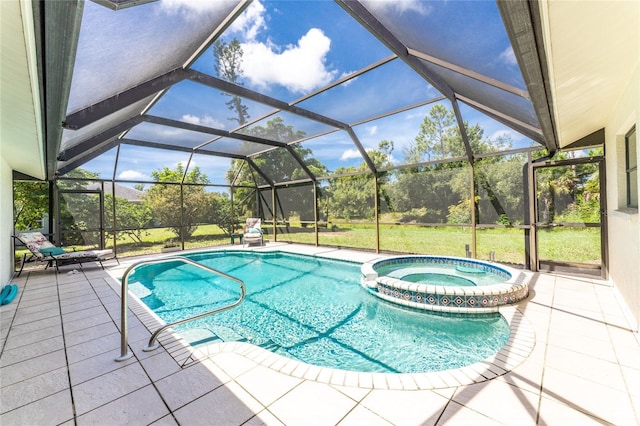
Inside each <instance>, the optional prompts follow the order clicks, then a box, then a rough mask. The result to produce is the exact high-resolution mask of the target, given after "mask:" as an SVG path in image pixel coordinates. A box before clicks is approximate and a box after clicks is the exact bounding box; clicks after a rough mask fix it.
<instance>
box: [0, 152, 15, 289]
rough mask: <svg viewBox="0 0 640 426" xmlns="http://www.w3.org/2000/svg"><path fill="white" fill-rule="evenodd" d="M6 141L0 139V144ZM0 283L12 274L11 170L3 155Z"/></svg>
mask: <svg viewBox="0 0 640 426" xmlns="http://www.w3.org/2000/svg"><path fill="white" fill-rule="evenodd" d="M5 142H6V141H2V140H0V144H3V143H5ZM0 200H3V202H2V203H0V285H2V287H4V285H5V284H7V283H8V282H9V280H10V279H11V275H12V274H13V262H12V260H13V246H12V241H11V233H12V232H13V202H7V200H13V172H12V170H11V167H9V164H8V163H7V161H6V160H5V158H4V157H2V156H0Z"/></svg>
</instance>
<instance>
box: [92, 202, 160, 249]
mask: <svg viewBox="0 0 640 426" xmlns="http://www.w3.org/2000/svg"><path fill="white" fill-rule="evenodd" d="M113 199H114V198H113V196H112V195H111V194H105V197H104V208H105V227H106V229H111V230H113V219H112V218H113V214H112V212H113ZM115 202H116V227H117V228H118V229H119V231H117V232H113V234H115V238H116V239H117V240H120V241H122V240H125V239H126V238H131V240H133V241H134V242H135V243H141V242H142V234H143V233H144V232H145V231H144V228H146V227H148V226H149V224H150V222H151V221H152V220H153V211H152V210H151V207H150V206H149V204H147V203H133V202H131V201H129V200H127V199H126V198H123V197H115ZM146 234H147V235H148V232H146Z"/></svg>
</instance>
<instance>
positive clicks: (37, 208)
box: [13, 181, 49, 231]
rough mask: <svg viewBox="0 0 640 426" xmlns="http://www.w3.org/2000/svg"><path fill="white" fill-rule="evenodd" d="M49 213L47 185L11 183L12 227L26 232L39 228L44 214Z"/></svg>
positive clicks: (32, 182) (21, 182)
mask: <svg viewBox="0 0 640 426" xmlns="http://www.w3.org/2000/svg"><path fill="white" fill-rule="evenodd" d="M47 213H49V184H48V183H47V182H40V181H16V182H14V183H13V227H14V229H16V230H22V231H26V230H29V229H33V228H40V227H41V226H42V225H43V224H42V223H40V221H41V220H42V218H43V217H44V215H45V214H47Z"/></svg>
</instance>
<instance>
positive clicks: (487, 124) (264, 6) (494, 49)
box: [72, 0, 532, 183]
mask: <svg viewBox="0 0 640 426" xmlns="http://www.w3.org/2000/svg"><path fill="white" fill-rule="evenodd" d="M212 3H215V4H214V5H212ZM365 5H366V7H367V8H369V9H370V10H371V11H373V12H374V13H380V16H381V17H383V18H388V17H395V18H396V19H399V20H400V21H399V22H402V23H403V24H404V26H405V27H401V28H396V31H398V34H400V37H405V38H406V42H407V43H410V44H412V45H413V47H415V48H418V47H419V48H420V49H424V50H425V51H426V52H427V53H429V54H434V55H435V54H438V55H441V57H443V58H444V59H445V60H447V61H450V62H453V63H456V64H457V65H460V66H467V67H474V68H476V69H477V70H478V71H479V72H482V73H485V74H486V75H488V76H490V77H493V78H501V79H502V80H505V81H507V82H508V83H509V84H513V85H516V86H518V87H520V86H523V83H522V81H521V76H520V74H519V72H518V71H517V67H516V66H515V61H514V60H513V54H512V53H513V52H512V51H511V49H510V45H509V41H508V39H507V38H506V34H505V31H504V28H502V23H501V19H500V16H499V13H498V11H497V7H496V5H495V3H494V2H488V1H479V2H478V1H476V2H462V1H454V2H447V1H443V2H421V1H400V2H398V1H393V2H391V1H383V0H376V1H372V2H365ZM230 7H231V5H230V4H229V3H228V2H226V3H225V2H209V1H204V0H195V1H194V0H160V1H159V2H155V3H149V4H146V5H143V6H139V7H132V8H128V9H123V10H121V11H118V12H116V13H117V14H118V15H116V14H115V13H114V12H113V11H108V10H107V9H106V8H102V7H100V6H97V5H95V4H93V3H92V2H87V3H86V7H85V9H86V10H85V22H84V24H83V26H84V25H87V28H89V27H88V25H91V28H92V30H91V31H95V32H97V33H98V34H94V35H91V36H89V35H86V36H85V37H84V38H82V36H81V45H82V43H83V40H102V41H104V40H105V38H104V37H107V36H112V37H122V35H121V34H120V35H118V34H116V33H114V31H115V30H114V28H115V25H114V26H113V27H114V28H112V26H111V25H106V26H105V25H102V24H103V23H104V21H105V20H111V19H112V18H113V17H116V16H117V18H118V20H121V21H120V24H121V25H125V24H126V23H127V21H130V22H129V23H134V22H135V23H136V25H137V26H134V27H133V29H132V33H131V34H128V35H127V37H125V40H128V41H130V42H131V43H133V44H135V49H134V48H133V47H131V48H130V51H132V52H137V50H136V49H138V48H140V49H142V51H141V53H139V55H140V56H142V58H136V60H133V59H131V61H133V63H134V64H137V63H138V62H143V61H144V60H145V58H147V56H148V57H149V59H148V60H149V61H156V62H157V63H158V64H162V61H159V60H158V59H157V58H155V56H154V55H153V53H154V52H155V53H156V56H162V55H163V53H162V52H163V51H167V50H170V49H175V48H177V46H179V42H180V40H178V43H176V40H173V38H178V39H179V38H180V36H173V35H174V34H177V33H179V30H180V29H185V31H187V30H188V31H193V32H196V33H198V32H202V33H203V34H204V33H206V31H209V32H210V31H211V28H210V27H207V26H206V25H204V24H202V23H201V21H203V20H204V19H205V18H206V19H210V20H211V19H213V18H212V17H214V16H217V15H216V14H219V11H220V10H223V11H224V10H228V9H229V8H230ZM142 16H145V17H146V18H147V19H145V20H142V21H140V20H139V19H140V18H141V17H142ZM149 16H151V18H149ZM92 20H93V21H94V22H93V23H92ZM214 20H215V19H214ZM381 20H382V21H383V22H384V21H385V20H386V19H381ZM392 22H398V21H393V20H389V23H390V25H391V23H392ZM147 26H148V27H150V28H148V29H145V28H139V27H147ZM167 27H170V28H172V31H170V32H169V34H166V33H167ZM188 31H187V32H188ZM87 32H89V30H87ZM478 34H483V37H478V36H477V35H478ZM472 35H473V37H472ZM426 36H428V37H426ZM234 37H235V38H237V39H238V40H239V41H240V42H241V44H242V49H243V52H244V55H243V62H242V71H243V77H242V84H243V85H244V86H245V87H247V88H249V89H252V90H255V91H258V92H261V93H264V94H266V95H268V96H271V97H275V98H278V99H281V100H284V101H286V102H295V101H296V100H298V99H300V98H301V97H303V96H305V95H307V94H309V93H313V92H314V91H315V90H317V89H319V88H321V87H323V86H326V85H327V84H329V83H331V82H333V81H335V80H337V79H339V78H342V77H344V76H348V75H349V74H351V73H353V72H354V71H356V70H359V69H361V68H363V67H365V66H368V65H370V64H372V63H374V62H376V61H378V60H380V59H382V58H385V57H388V56H389V55H391V52H390V51H389V50H388V49H387V48H386V47H385V46H384V45H383V44H381V43H380V42H379V41H378V40H377V39H376V38H375V37H373V36H372V35H371V34H370V33H368V32H367V31H366V30H365V29H364V28H363V27H361V26H360V25H358V24H356V23H355V21H354V20H353V18H351V17H350V16H349V15H348V14H347V13H346V12H345V11H343V10H342V9H341V8H340V7H339V6H338V5H336V4H335V3H334V2H332V1H319V0H316V1H275V2H265V1H262V2H261V1H254V2H252V3H251V4H250V5H249V7H248V8H247V9H246V10H245V11H244V13H243V14H242V16H241V17H240V18H239V19H237V20H236V21H235V22H234V23H233V24H232V25H231V26H230V27H229V28H228V29H227V30H226V32H225V33H224V34H223V35H222V38H223V39H224V40H226V41H230V40H231V39H232V38H234ZM138 38H142V39H143V40H142V42H147V43H151V44H147V45H145V44H144V43H139V40H138ZM158 39H159V40H158ZM425 40H426V41H425ZM403 41H404V40H403ZM86 43H88V42H86ZM119 43H124V40H123V41H120V42H119V41H118V40H114V42H113V44H115V45H116V47H121V48H122V46H121V45H119ZM163 43H164V44H163ZM138 44H141V46H138ZM154 44H156V45H154ZM103 45H104V44H103ZM143 46H146V47H143ZM102 54H103V55H107V54H113V55H125V54H126V52H121V51H118V50H116V49H113V51H112V50H111V48H110V47H109V46H107V47H105V48H104V50H103V52H102ZM99 56H100V54H99V53H95V52H94V54H93V56H91V55H90V56H89V58H87V59H83V58H82V57H81V55H79V57H78V59H77V61H78V62H77V64H78V65H82V64H83V61H86V64H85V65H86V66H87V68H88V69H89V70H91V69H93V72H98V70H99V65H98V62H99V61H98V58H99ZM129 56H131V54H129ZM125 59H126V60H128V59H127V58H125ZM102 62H103V66H104V61H102ZM114 62H115V61H114ZM89 65H90V66H89ZM158 66H159V65H158ZM92 67H93V68H92ZM192 68H194V69H196V70H199V71H201V72H204V73H207V74H211V75H215V71H214V58H213V54H212V50H211V49H207V51H206V52H204V53H203V54H202V55H201V56H200V57H199V58H198V59H197V61H196V62H195V63H194V64H193V65H192ZM514 70H515V71H514ZM113 72H114V75H117V73H118V72H122V73H123V74H122V77H121V78H122V79H123V80H126V78H131V77H132V76H131V75H128V74H127V73H126V70H125V71H123V70H121V69H117V70H114V71H113ZM129 73H130V74H132V73H133V74H135V72H134V67H133V66H132V68H131V69H130V70H129ZM86 74H87V75H88V74H90V73H89V72H88V71H87V72H86ZM74 83H75V82H74ZM114 84H116V86H117V83H114ZM120 84H123V85H126V83H120ZM81 89H82V84H81V83H77V84H75V86H74V87H73V88H72V90H76V93H77V91H78V90H81ZM96 91H98V92H99V90H98V88H97V89H96ZM439 95H440V94H439V93H438V92H437V91H436V90H435V89H434V88H433V87H431V86H430V85H429V84H428V83H427V82H426V81H424V80H422V79H419V78H417V77H416V75H415V74H414V73H413V71H412V70H411V69H410V68H409V67H408V66H407V65H406V64H404V63H403V62H402V61H400V60H394V61H392V62H390V63H388V64H385V65H383V66H382V67H380V68H378V69H376V70H375V71H373V72H371V73H370V74H369V75H363V76H359V77H357V78H355V79H353V80H350V81H349V82H347V83H344V84H342V85H341V86H338V87H335V88H333V89H331V90H330V91H328V92H326V93H324V94H322V95H319V96H316V97H314V98H311V99H309V100H306V101H304V102H302V103H300V104H299V106H301V107H303V108H306V109H309V110H311V111H314V112H318V113H320V114H323V115H326V116H329V117H332V118H335V119H338V120H340V121H342V122H344V123H347V124H354V123H356V122H358V121H360V120H362V119H363V118H366V117H373V116H376V115H378V114H383V113H386V112H389V111H394V110H396V109H398V108H401V107H404V106H407V105H412V104H415V103H417V102H423V101H427V100H429V99H433V98H434V97H437V96H439ZM94 96H99V95H97V94H94ZM77 97H78V95H76V96H75V97H74V93H73V92H72V105H74V106H77V105H82V102H80V101H79V100H78V99H77ZM228 99H229V98H228V97H225V96H222V95H221V94H220V92H219V91H216V90H213V89H210V88H207V87H205V86H202V85H199V84H196V83H193V82H182V83H180V84H178V85H176V86H174V87H173V88H171V89H170V90H169V91H168V92H167V94H166V95H165V96H164V97H163V98H161V99H160V101H159V102H158V103H157V104H156V105H154V107H152V108H151V110H150V111H149V113H150V114H153V115H158V116H162V117H167V118H171V119H175V120H181V121H185V122H189V123H194V124H201V125H205V126H211V127H215V128H219V129H223V130H230V129H232V128H233V127H234V123H233V122H232V121H230V120H228V118H229V117H230V116H231V115H232V113H231V112H230V111H229V110H228V109H227V107H226V105H225V102H226V101H227V100H228ZM445 102H446V101H445ZM245 104H246V105H247V106H248V107H249V114H250V116H251V118H252V119H253V118H257V117H260V116H261V115H263V114H265V113H267V112H269V111H271V110H272V108H270V107H268V106H265V105H261V104H257V103H255V102H251V101H248V100H247V101H245ZM429 108H430V106H427V107H421V108H418V109H415V110H412V111H408V112H405V113H402V114H399V115H398V116H394V117H393V118H391V119H390V118H387V119H384V120H380V121H377V122H372V123H367V124H362V125H360V126H357V127H355V128H354V130H355V132H356V134H357V135H358V137H359V139H360V141H361V142H362V144H363V145H364V147H365V149H373V148H376V147H377V145H378V143H379V142H380V141H381V140H391V141H394V143H395V147H396V150H395V152H394V158H396V160H397V161H398V162H399V163H400V162H401V157H402V150H403V149H404V148H406V147H408V146H409V144H411V142H412V141H413V139H414V138H415V137H416V135H417V134H418V131H419V127H420V124H421V123H422V120H423V118H424V116H425V114H426V113H427V112H428V110H429ZM461 110H462V114H463V118H464V119H465V120H466V121H468V122H469V123H470V124H475V123H480V125H481V126H482V127H483V128H484V129H485V137H490V138H495V137H497V136H498V135H501V134H504V133H507V134H509V135H510V136H511V138H512V140H513V142H514V147H520V146H529V145H532V142H531V141H530V140H528V139H526V138H524V137H523V136H521V135H519V134H517V133H516V132H514V131H512V130H510V129H508V128H506V127H505V126H504V125H502V124H500V123H497V122H495V121H493V120H491V119H490V118H488V117H486V116H484V115H483V114H480V113H478V112H476V111H475V110H474V109H472V108H469V107H464V106H463V107H462V108H461ZM281 116H282V117H283V118H284V119H285V122H286V124H288V125H293V126H294V127H295V128H296V129H301V130H304V131H305V132H306V133H307V135H313V134H317V133H320V132H323V131H326V130H327V129H328V127H327V126H326V125H321V124H319V123H317V122H312V121H310V120H306V119H303V118H298V117H296V118H294V117H292V116H290V115H288V114H281ZM261 124H262V125H264V123H261ZM127 137H129V138H132V139H141V140H148V141H152V142H161V143H171V141H172V140H179V141H180V142H179V143H178V144H179V145H182V146H188V147H193V146H196V145H198V144H200V143H202V142H204V141H207V140H211V138H213V136H212V135H205V134H195V133H194V132H187V131H183V130H176V129H169V128H166V127H164V126H158V125H152V124H149V123H145V124H143V125H140V126H138V127H137V128H135V129H134V130H132V131H131V132H130V133H129V134H128V135H127ZM176 138H177V139H176ZM303 145H304V146H305V147H309V148H312V149H313V151H314V154H315V156H316V157H317V158H318V159H319V160H320V161H322V162H323V163H324V164H325V165H327V167H329V168H330V169H331V170H334V169H335V168H337V167H346V166H358V165H359V164H360V163H361V162H362V159H361V157H360V156H359V154H358V153H357V150H356V147H355V146H354V145H353V144H351V143H350V140H349V139H348V138H346V137H345V134H344V132H337V133H335V134H332V135H328V136H324V137H322V138H320V139H318V140H310V141H308V142H305V143H304V144H303ZM114 157H115V156H114V155H113V153H111V154H106V155H104V158H97V159H95V160H93V161H91V162H90V163H88V164H86V165H85V166H83V167H85V168H87V169H90V170H93V171H99V172H100V173H101V177H103V178H110V177H111V175H112V173H113V170H114V166H113V158H114ZM203 157H205V156H199V157H198V158H196V159H195V160H194V161H193V162H192V164H195V165H198V166H200V167H201V168H202V169H203V170H204V172H205V173H206V174H207V175H208V176H209V178H210V180H211V181H212V182H213V183H224V176H225V173H226V170H227V169H228V167H229V164H230V161H229V160H228V159H225V158H215V159H211V160H206V161H205V159H204V158H203ZM187 160H188V154H187V153H182V152H169V151H164V150H151V149H143V148H138V147H123V148H122V152H121V155H120V158H119V161H118V167H117V170H116V178H117V179H132V180H148V179H150V176H151V172H152V171H153V170H157V169H159V168H162V167H165V166H166V167H174V166H175V164H177V163H178V162H183V164H186V161H187ZM109 163H110V164H109ZM205 163H206V164H205Z"/></svg>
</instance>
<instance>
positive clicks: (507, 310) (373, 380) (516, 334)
mask: <svg viewBox="0 0 640 426" xmlns="http://www.w3.org/2000/svg"><path fill="white" fill-rule="evenodd" d="M276 250H279V249H274V250H268V251H276ZM216 251H219V250H216ZM318 257H323V258H325V256H322V255H320V256H318ZM326 258H327V259H332V258H331V257H326ZM109 275H110V276H111V278H112V280H111V282H110V283H109V285H111V286H112V287H113V288H114V290H116V291H117V292H118V293H120V291H121V284H120V282H119V281H118V277H117V275H114V274H111V273H110V274H109ZM128 296H129V303H128V307H129V309H130V310H131V312H132V313H133V314H134V315H135V316H136V317H137V318H138V319H139V320H140V321H141V322H142V324H143V325H144V326H145V327H146V328H147V329H148V330H150V331H153V330H156V329H158V328H160V327H162V326H164V325H165V322H164V321H163V320H162V319H160V317H158V316H157V315H156V314H155V313H154V312H153V311H151V310H150V309H149V308H148V307H147V306H146V305H145V304H144V303H143V302H142V301H140V299H138V298H137V297H136V296H135V295H134V294H132V293H131V292H129V295H128ZM498 312H499V313H500V314H501V315H502V316H503V318H504V319H505V320H506V321H507V323H508V324H509V329H510V334H509V339H508V340H507V342H506V343H505V345H504V346H503V347H502V348H501V349H500V350H499V351H498V352H496V353H495V354H494V355H492V356H490V357H488V358H485V359H484V360H482V361H478V362H476V363H473V364H471V365H468V366H464V367H460V368H454V369H448V370H441V371H435V372H425V373H368V372H357V371H349V370H341V369H335V368H328V367H320V366H316V365H311V364H307V363H305V362H302V361H298V360H294V359H292V358H287V357H285V356H282V355H278V354H276V353H274V352H271V351H269V350H267V349H264V348H261V347H259V346H255V345H253V344H251V343H246V342H217V343H211V344H208V345H201V346H198V347H193V346H191V345H190V344H189V342H187V341H186V340H185V339H184V338H183V337H182V336H181V335H180V334H179V333H177V332H176V331H174V330H173V329H172V328H169V329H167V330H166V331H165V332H163V333H161V334H160V335H159V336H158V339H157V340H158V343H159V344H160V346H162V347H163V348H164V349H165V350H166V351H167V353H168V354H169V355H171V357H173V359H174V360H175V361H176V363H177V364H178V365H180V366H181V367H182V368H184V367H187V366H189V365H191V364H192V363H196V362H202V361H204V360H206V359H209V358H212V357H214V356H216V355H218V354H221V353H233V354H235V355H237V356H240V357H243V358H245V359H246V360H248V361H250V362H252V363H254V364H256V365H261V366H264V367H267V368H269V369H271V370H274V371H277V372H279V373H282V374H285V375H287V376H290V377H294V378H299V379H304V380H311V381H315V382H319V383H325V384H331V385H341V386H351V387H357V388H362V389H377V390H432V389H441V388H450V387H457V386H464V385H470V384H474V383H482V382H485V381H487V380H491V379H494V378H496V377H499V376H502V375H504V374H506V373H508V372H509V371H511V370H512V369H514V368H515V367H517V366H518V365H520V364H521V363H522V362H523V361H524V360H525V359H526V358H527V357H528V356H529V355H530V354H531V352H532V351H533V348H534V346H535V342H536V337H535V332H534V329H533V327H532V325H531V324H530V323H529V321H528V320H527V319H526V318H525V317H524V315H522V313H520V312H519V311H518V310H517V308H516V307H515V306H503V307H500V308H499V310H498ZM129 346H131V343H129ZM131 349H133V348H131ZM131 349H130V350H131ZM137 349H138V348H136V350H135V352H137ZM152 353H153V352H150V354H152Z"/></svg>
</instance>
